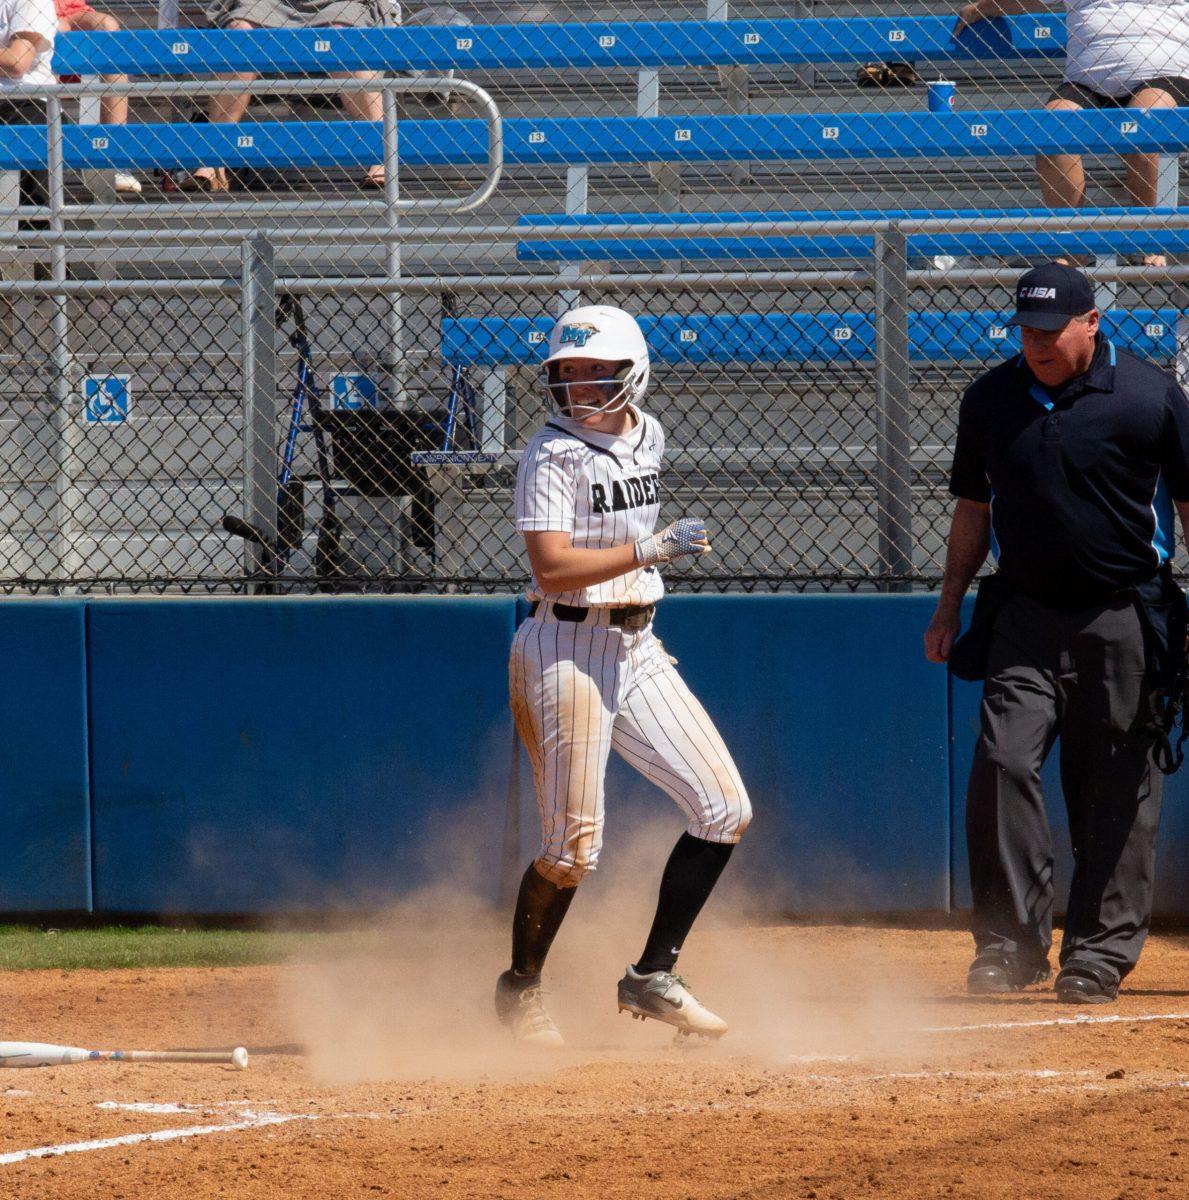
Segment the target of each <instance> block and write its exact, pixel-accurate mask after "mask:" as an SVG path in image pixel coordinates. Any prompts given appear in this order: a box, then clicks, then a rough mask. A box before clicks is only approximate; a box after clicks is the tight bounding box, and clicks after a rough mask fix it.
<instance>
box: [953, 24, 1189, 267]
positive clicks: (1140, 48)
mask: <svg viewBox="0 0 1189 1200" xmlns="http://www.w3.org/2000/svg"><path fill="white" fill-rule="evenodd" d="M1064 4H1065V10H1066V22H1067V43H1066V63H1065V78H1064V80H1063V81H1062V82H1061V84H1060V85H1059V86H1058V87H1057V88H1056V90H1055V91H1054V92H1053V94H1052V96H1050V97H1049V99H1048V102H1047V103H1046V104H1045V107H1046V108H1047V109H1049V110H1050V111H1053V112H1071V111H1076V110H1078V109H1083V108H1176V107H1178V106H1179V105H1186V104H1189V0H1064ZM1053 8H1054V4H1053V3H1051V2H1049V0H974V3H972V4H967V5H965V6H964V7H963V8H962V9H960V10H959V12H958V23H957V26H956V27H955V29H954V36H955V37H957V36H958V35H959V34H960V33H961V32H962V30H963V29H965V28H966V27H967V26H970V25H973V24H975V22H977V21H982V20H987V19H989V18H991V17H1004V16H1012V15H1014V14H1016V13H1029V12H1049V11H1052V9H1053ZM1123 161H1124V162H1125V163H1126V165H1127V185H1126V186H1127V202H1128V203H1129V204H1135V205H1141V206H1144V207H1148V206H1151V205H1153V204H1155V203H1156V177H1157V171H1158V169H1159V167H1158V156H1157V155H1155V154H1127V155H1124V156H1123ZM1036 166H1037V170H1038V172H1039V173H1040V184H1041V189H1042V191H1043V193H1044V200H1045V203H1046V204H1048V205H1050V206H1052V207H1055V208H1080V207H1081V206H1082V205H1083V204H1084V203H1085V200H1086V176H1085V174H1084V172H1083V170H1082V160H1081V157H1080V155H1077V154H1054V155H1040V156H1038V157H1037V160H1036ZM1144 263H1145V265H1147V266H1164V256H1163V255H1160V254H1149V255H1145V257H1144Z"/></svg>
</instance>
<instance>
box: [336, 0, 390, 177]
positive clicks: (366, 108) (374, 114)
mask: <svg viewBox="0 0 1189 1200" xmlns="http://www.w3.org/2000/svg"><path fill="white" fill-rule="evenodd" d="M398 11H399V10H398ZM396 23H397V24H399V23H400V22H399V18H398V20H397V22H396ZM331 28H332V29H345V28H348V27H347V26H345V25H332V26H331ZM379 77H380V76H379V72H377V71H355V72H353V73H350V74H345V75H344V74H340V75H335V77H334V78H335V79H363V80H368V79H378V78H379ZM342 101H343V111H344V112H345V113H346V114H347V116H348V117H350V118H351V120H353V121H376V122H379V121H383V120H384V98H383V96H381V94H380V93H379V92H343V93H342ZM364 184H365V185H366V186H368V187H378V188H382V187H383V186H384V165H383V163H373V164H372V165H371V166H370V167H368V169H367V174H366V175H365V176H364Z"/></svg>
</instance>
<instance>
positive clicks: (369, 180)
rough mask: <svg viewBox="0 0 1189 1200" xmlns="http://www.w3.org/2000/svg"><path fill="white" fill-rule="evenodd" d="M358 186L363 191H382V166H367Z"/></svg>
mask: <svg viewBox="0 0 1189 1200" xmlns="http://www.w3.org/2000/svg"><path fill="white" fill-rule="evenodd" d="M359 186H360V187H361V188H363V190H364V191H365V192H382V191H383V190H384V168H383V167H381V166H375V167H368V170H367V174H366V175H365V176H364V177H363V178H362V179H361V180H360V181H359Z"/></svg>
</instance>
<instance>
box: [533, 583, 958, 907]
mask: <svg viewBox="0 0 1189 1200" xmlns="http://www.w3.org/2000/svg"><path fill="white" fill-rule="evenodd" d="M933 604H934V599H933V598H932V597H930V596H925V595H918V596H911V595H906V596H854V595H845V596H839V595H829V596H690V595H681V596H670V597H667V598H666V599H665V601H664V603H663V605H662V606H661V608H660V610H659V611H658V615H657V622H656V629H657V633H658V635H659V636H660V637H661V638H662V639H663V641H664V644H665V646H666V648H667V649H668V650H669V651H670V652H671V653H672V654H673V655H674V656H675V657H676V658H677V659H678V660H679V662H680V666H679V669H680V670H681V672H682V674H683V675H684V677H685V679H686V681H687V682H688V683H689V684H690V686H691V688H692V689H693V690H694V692H695V693H696V694H697V695H698V697H699V698H700V699H701V700H702V702H703V704H704V705H705V706H706V708H707V709H708V711H709V712H710V714H711V716H712V717H713V718H714V720H715V722H716V724H717V725H718V727H719V729H720V730H721V731H722V733H723V736H724V737H725V739H726V741H727V744H728V746H729V747H730V748H731V751H732V753H733V754H734V756H735V759H736V761H737V762H738V764H739V768H740V771H741V773H742V775H743V779H744V782H745V783H746V784H747V787H748V790H749V792H750V794H751V797H752V802H753V806H754V809H755V821H754V824H753V825H752V827H751V830H750V831H749V832H748V834H747V835H746V837H745V838H744V840H743V842H742V844H741V846H740V849H739V852H738V853H737V854H736V856H735V857H734V859H733V860H732V863H731V867H730V872H731V875H732V876H733V877H735V878H736V880H738V881H739V882H740V883H741V884H743V885H744V886H745V887H746V888H747V890H748V891H749V892H750V893H751V894H752V896H753V897H754V898H755V900H756V901H757V904H759V905H762V906H764V907H767V908H769V909H770V910H782V909H783V910H786V911H795V912H802V913H812V912H891V911H910V910H918V911H920V910H938V909H944V908H946V907H947V905H948V903H949V855H950V842H949V781H948V777H947V761H946V759H947V754H946V742H947V714H946V675H945V671H944V670H943V669H942V668H940V667H936V666H932V665H930V664H929V663H927V662H926V661H925V659H924V655H923V652H922V642H921V635H922V633H923V631H924V627H925V625H926V623H927V622H928V619H929V615H930V613H931V612H932V609H933ZM613 764H616V760H615V759H614V757H613ZM529 786H531V784H530V785H529ZM608 794H609V804H608V811H609V816H608V831H607V842H608V848H609V849H610V848H612V846H613V841H614V838H615V830H614V829H613V828H612V825H613V823H614V821H615V817H616V813H615V811H614V808H615V805H616V804H618V802H619V800H620V799H621V798H629V799H630V801H631V803H632V806H633V807H636V806H637V805H638V804H647V806H648V807H649V808H650V809H652V810H653V811H655V812H664V811H665V809H666V807H667V808H670V809H672V811H673V814H674V815H673V829H674V837H676V835H677V833H679V832H680V830H681V829H682V828H683V823H682V821H681V820H680V818H679V817H678V815H677V811H676V809H675V808H673V806H672V805H671V804H670V802H669V800H668V799H667V798H666V797H664V796H663V795H662V794H661V793H659V792H657V791H655V789H652V788H651V787H650V785H648V784H646V783H644V782H643V781H641V780H640V779H639V777H638V776H636V775H635V774H634V773H633V772H632V771H631V770H630V768H628V767H626V766H625V765H623V764H622V763H618V764H617V765H613V768H612V770H611V771H610V772H609V774H608ZM645 797H647V799H645ZM660 866H661V864H660V863H658V864H657V875H658V878H659V874H660Z"/></svg>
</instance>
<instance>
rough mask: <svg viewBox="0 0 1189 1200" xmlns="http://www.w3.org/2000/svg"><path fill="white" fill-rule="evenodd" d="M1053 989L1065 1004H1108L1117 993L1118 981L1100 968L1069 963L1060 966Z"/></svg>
mask: <svg viewBox="0 0 1189 1200" xmlns="http://www.w3.org/2000/svg"><path fill="white" fill-rule="evenodd" d="M1053 990H1054V991H1055V992H1056V993H1057V999H1058V1000H1061V1001H1062V1002H1064V1003H1065V1004H1110V1002H1111V1001H1112V1000H1114V999H1115V997H1116V996H1118V994H1119V981H1118V980H1117V979H1115V978H1114V977H1113V976H1112V975H1110V974H1109V973H1108V972H1107V971H1105V970H1103V969H1101V968H1098V967H1091V966H1084V965H1082V964H1081V963H1070V964H1069V965H1068V966H1066V967H1062V968H1061V970H1060V972H1059V973H1058V975H1057V982H1056V983H1054V984H1053Z"/></svg>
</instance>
